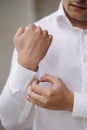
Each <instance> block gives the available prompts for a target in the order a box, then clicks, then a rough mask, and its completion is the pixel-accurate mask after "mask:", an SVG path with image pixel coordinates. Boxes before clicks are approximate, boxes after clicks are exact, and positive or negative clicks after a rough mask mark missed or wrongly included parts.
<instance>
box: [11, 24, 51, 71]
mask: <svg viewBox="0 0 87 130" xmlns="http://www.w3.org/2000/svg"><path fill="white" fill-rule="evenodd" d="M51 42H52V35H48V31H47V30H44V31H42V29H41V28H40V27H36V26H35V25H34V24H31V25H29V26H28V27H27V29H24V28H22V27H21V28H19V29H18V31H17V33H16V35H15V36H14V44H15V47H16V49H17V52H18V63H19V64H20V65H22V66H23V67H25V68H27V69H30V70H33V71H35V70H37V68H38V64H39V62H40V61H41V60H42V59H43V58H44V56H45V55H46V53H47V50H48V48H49V47H50V45H51Z"/></svg>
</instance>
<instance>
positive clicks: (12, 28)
mask: <svg viewBox="0 0 87 130" xmlns="http://www.w3.org/2000/svg"><path fill="white" fill-rule="evenodd" d="M59 1H60V0H0V93H1V92H2V90H3V87H4V85H5V82H6V80H7V77H8V74H9V70H10V65H11V58H12V52H13V49H14V45H13V41H12V39H13V36H14V34H15V33H16V31H17V29H18V28H19V27H20V26H23V27H26V26H27V25H28V24H29V23H33V22H35V21H37V20H39V19H41V18H42V17H44V16H47V15H49V14H50V13H52V12H54V11H56V10H57V9H58V5H59ZM0 130H3V128H2V126H1V123H0Z"/></svg>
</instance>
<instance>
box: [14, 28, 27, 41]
mask: <svg viewBox="0 0 87 130" xmlns="http://www.w3.org/2000/svg"><path fill="white" fill-rule="evenodd" d="M24 31H25V28H23V27H20V28H19V29H18V30H17V33H16V34H15V36H14V39H15V38H18V37H20V35H21V34H22V33H24Z"/></svg>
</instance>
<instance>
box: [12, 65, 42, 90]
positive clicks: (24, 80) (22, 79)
mask: <svg viewBox="0 0 87 130" xmlns="http://www.w3.org/2000/svg"><path fill="white" fill-rule="evenodd" d="M35 79H40V74H39V73H38V72H34V71H31V70H28V69H26V68H24V67H22V66H21V65H19V64H18V63H17V66H16V70H15V71H14V74H13V76H12V78H11V88H12V89H15V90H24V89H25V88H26V87H27V86H28V84H30V83H31V82H32V81H33V80H35Z"/></svg>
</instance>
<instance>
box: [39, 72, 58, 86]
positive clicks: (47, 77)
mask: <svg viewBox="0 0 87 130" xmlns="http://www.w3.org/2000/svg"><path fill="white" fill-rule="evenodd" d="M41 81H42V82H50V83H52V84H54V83H55V81H56V77H55V76H52V75H49V74H45V75H44V76H43V77H41Z"/></svg>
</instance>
